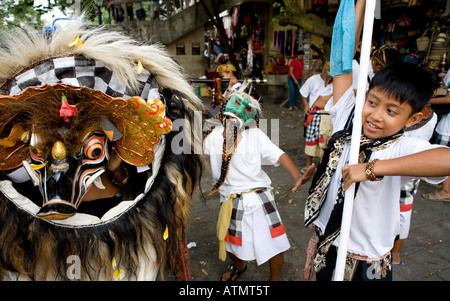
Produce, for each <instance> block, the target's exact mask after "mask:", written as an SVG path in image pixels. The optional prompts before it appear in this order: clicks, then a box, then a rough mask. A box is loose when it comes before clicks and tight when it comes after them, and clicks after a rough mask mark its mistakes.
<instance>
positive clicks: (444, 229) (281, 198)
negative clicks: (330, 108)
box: [188, 99, 450, 281]
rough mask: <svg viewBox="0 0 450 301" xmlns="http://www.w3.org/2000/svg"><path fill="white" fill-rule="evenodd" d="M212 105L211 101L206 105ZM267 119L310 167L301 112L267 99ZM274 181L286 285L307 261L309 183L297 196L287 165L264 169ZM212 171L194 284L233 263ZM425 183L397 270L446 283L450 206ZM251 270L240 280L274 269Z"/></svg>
mask: <svg viewBox="0 0 450 301" xmlns="http://www.w3.org/2000/svg"><path fill="white" fill-rule="evenodd" d="M205 104H207V101H206V102H205ZM263 113H264V115H265V116H264V117H265V118H266V119H268V128H269V130H268V131H267V133H268V135H269V137H271V134H270V133H271V125H276V123H277V122H279V131H278V135H279V146H280V147H281V148H282V149H283V150H284V151H285V152H286V153H287V154H288V155H289V156H290V157H291V158H292V160H293V161H294V163H295V164H296V165H297V167H298V168H299V169H300V168H302V167H303V166H304V165H305V162H306V158H305V155H304V151H303V150H304V138H303V125H302V123H303V120H304V115H303V112H302V110H300V111H293V112H292V111H291V112H290V111H288V110H287V109H286V108H283V107H281V106H280V104H275V103H273V101H271V100H268V99H265V101H264V112H263ZM264 169H265V170H266V172H267V173H268V175H269V176H270V177H271V179H272V184H273V187H274V188H275V190H274V191H275V198H276V200H277V206H278V208H279V210H280V214H281V217H282V219H283V221H284V223H285V227H286V231H287V234H288V238H289V240H290V243H291V249H290V250H288V251H287V252H286V253H285V264H284V266H283V271H282V276H281V279H280V280H282V281H299V280H300V279H301V274H302V269H303V266H304V261H305V250H306V246H307V243H308V241H309V238H310V230H308V229H305V228H304V226H303V210H304V203H305V199H306V196H307V194H306V192H307V189H308V188H309V184H310V183H308V184H307V185H305V186H303V187H302V188H301V189H300V190H299V191H297V192H296V193H292V192H291V188H292V180H291V178H290V176H289V175H288V174H287V173H285V171H284V170H283V169H282V168H281V167H273V166H264ZM212 184H213V183H211V180H210V177H209V167H208V166H207V167H206V170H205V173H204V177H203V180H202V184H201V190H202V192H203V195H204V198H202V197H200V196H198V197H197V198H196V199H195V202H194V207H193V208H192V221H191V225H190V228H189V230H188V243H189V244H190V248H189V255H190V264H191V273H192V280H193V281H216V280H219V278H220V276H221V275H222V274H223V273H224V271H225V270H226V269H227V265H228V264H229V261H225V262H222V261H220V260H219V259H218V244H217V238H216V234H215V230H216V221H217V215H218V212H219V200H218V197H217V196H216V195H213V196H212V197H208V192H209V189H210V188H211V187H212ZM434 190H435V188H432V187H430V186H429V185H427V184H426V183H423V182H422V183H421V184H420V187H419V191H418V193H417V196H416V199H415V202H414V207H413V215H412V223H411V231H410V235H409V238H408V239H407V240H406V241H405V243H404V246H403V249H402V257H401V259H402V261H403V262H404V265H403V266H402V267H395V268H394V276H393V277H394V281H414V280H415V281H417V280H420V281H422V280H424V281H445V280H450V252H449V250H450V231H449V230H450V204H449V203H443V202H432V201H427V200H425V199H423V198H422V197H421V194H422V193H426V192H431V191H434ZM248 266H249V268H248V270H247V271H246V272H245V274H243V275H242V276H241V278H240V279H239V280H240V281H265V280H267V279H268V275H269V266H268V263H265V264H263V265H261V266H257V265H256V263H255V262H249V264H248Z"/></svg>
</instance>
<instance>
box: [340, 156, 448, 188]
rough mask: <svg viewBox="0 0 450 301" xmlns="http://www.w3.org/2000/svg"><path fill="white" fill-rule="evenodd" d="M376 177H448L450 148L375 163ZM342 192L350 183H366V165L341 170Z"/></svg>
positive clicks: (350, 166) (374, 171)
mask: <svg viewBox="0 0 450 301" xmlns="http://www.w3.org/2000/svg"><path fill="white" fill-rule="evenodd" d="M373 173H374V174H375V175H376V176H377V177H380V176H410V177H418V178H420V177H445V176H449V175H450V148H447V147H439V148H435V149H431V150H426V151H423V152H419V153H416V154H413V155H409V156H404V157H400V158H396V159H389V160H380V161H377V162H376V163H375V165H374V168H373ZM342 176H343V179H344V190H346V189H347V188H348V187H350V185H351V184H352V183H355V182H363V181H367V176H366V164H355V165H349V166H345V167H343V168H342Z"/></svg>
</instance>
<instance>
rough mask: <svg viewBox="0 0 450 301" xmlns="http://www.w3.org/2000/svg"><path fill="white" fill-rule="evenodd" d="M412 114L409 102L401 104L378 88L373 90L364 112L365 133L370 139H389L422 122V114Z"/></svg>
mask: <svg viewBox="0 0 450 301" xmlns="http://www.w3.org/2000/svg"><path fill="white" fill-rule="evenodd" d="M411 113H412V108H411V106H410V105H409V103H408V102H407V101H405V102H403V103H400V101H399V100H397V99H395V98H393V97H389V96H388V95H387V94H386V93H385V92H382V91H380V90H379V89H377V88H374V89H371V90H369V91H368V92H367V95H366V101H365V103H364V107H363V110H362V129H363V132H364V134H365V135H366V136H367V137H368V138H370V139H380V138H385V137H389V136H391V135H394V134H395V133H397V132H398V131H400V130H401V129H402V128H404V127H405V126H406V127H410V126H412V125H414V124H416V123H417V122H419V121H420V120H422V117H423V114H422V113H421V112H419V113H415V114H412V115H411Z"/></svg>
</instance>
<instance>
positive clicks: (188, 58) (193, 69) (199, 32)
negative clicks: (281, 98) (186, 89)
mask: <svg viewBox="0 0 450 301" xmlns="http://www.w3.org/2000/svg"><path fill="white" fill-rule="evenodd" d="M204 40H205V38H204V36H203V26H201V27H198V28H197V29H195V30H193V31H191V32H190V33H189V34H187V35H185V36H183V37H182V38H180V39H178V40H176V41H174V42H173V43H170V44H169V45H167V51H168V52H169V54H170V55H171V56H172V57H173V59H174V60H176V61H177V62H178V64H180V65H181V66H182V67H183V68H184V70H185V71H186V73H187V74H188V75H189V76H190V77H192V78H199V77H200V76H203V75H205V69H206V68H207V67H206V66H207V61H206V60H207V59H206V57H205V56H204V55H203V52H204V51H205V46H204ZM178 43H183V44H184V47H185V53H186V54H184V55H180V54H177V44H178ZM193 43H200V54H199V55H195V54H192V44H193Z"/></svg>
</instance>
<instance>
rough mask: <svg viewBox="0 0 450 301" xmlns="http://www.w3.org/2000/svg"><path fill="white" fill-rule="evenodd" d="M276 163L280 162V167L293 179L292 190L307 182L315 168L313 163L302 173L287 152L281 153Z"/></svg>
mask: <svg viewBox="0 0 450 301" xmlns="http://www.w3.org/2000/svg"><path fill="white" fill-rule="evenodd" d="M278 163H280V165H281V167H283V169H284V170H286V171H287V173H288V174H290V175H291V177H292V179H293V180H294V188H292V192H296V191H297V190H298V188H299V187H300V186H302V185H303V184H305V183H306V182H308V181H309V179H311V178H312V177H313V176H314V174H315V172H316V170H317V168H316V166H315V164H314V163H313V164H312V165H311V166H309V167H308V169H307V170H306V172H305V173H304V174H303V175H302V174H301V173H300V172H299V171H298V169H297V167H295V164H294V162H292V160H291V158H290V157H289V156H288V155H287V154H282V155H281V156H280V158H279V159H278Z"/></svg>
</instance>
